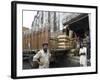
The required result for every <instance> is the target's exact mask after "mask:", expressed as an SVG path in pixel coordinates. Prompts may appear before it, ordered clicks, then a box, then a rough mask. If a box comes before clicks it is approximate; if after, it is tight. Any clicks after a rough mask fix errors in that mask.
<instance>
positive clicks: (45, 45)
mask: <svg viewBox="0 0 100 80" xmlns="http://www.w3.org/2000/svg"><path fill="white" fill-rule="evenodd" d="M42 46H43V50H44V52H47V49H48V43H43V44H42Z"/></svg>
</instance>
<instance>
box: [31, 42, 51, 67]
mask: <svg viewBox="0 0 100 80" xmlns="http://www.w3.org/2000/svg"><path fill="white" fill-rule="evenodd" d="M42 47H43V49H41V50H40V51H38V52H37V53H36V55H35V56H34V57H33V61H37V63H38V64H39V68H40V69H42V68H49V62H50V57H51V54H50V52H49V49H48V43H43V44H42Z"/></svg>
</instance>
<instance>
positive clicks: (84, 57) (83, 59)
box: [79, 47, 87, 66]
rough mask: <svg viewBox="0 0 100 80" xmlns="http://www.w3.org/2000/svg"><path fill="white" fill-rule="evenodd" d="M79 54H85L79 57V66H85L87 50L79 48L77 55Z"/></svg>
mask: <svg viewBox="0 0 100 80" xmlns="http://www.w3.org/2000/svg"><path fill="white" fill-rule="evenodd" d="M81 53H85V55H80V64H81V65H83V66H87V48H86V47H83V48H80V52H79V54H81Z"/></svg>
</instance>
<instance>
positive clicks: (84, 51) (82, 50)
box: [79, 47, 87, 55]
mask: <svg viewBox="0 0 100 80" xmlns="http://www.w3.org/2000/svg"><path fill="white" fill-rule="evenodd" d="M81 53H85V55H86V53H87V48H86V47H83V48H80V52H79V54H81Z"/></svg>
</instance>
